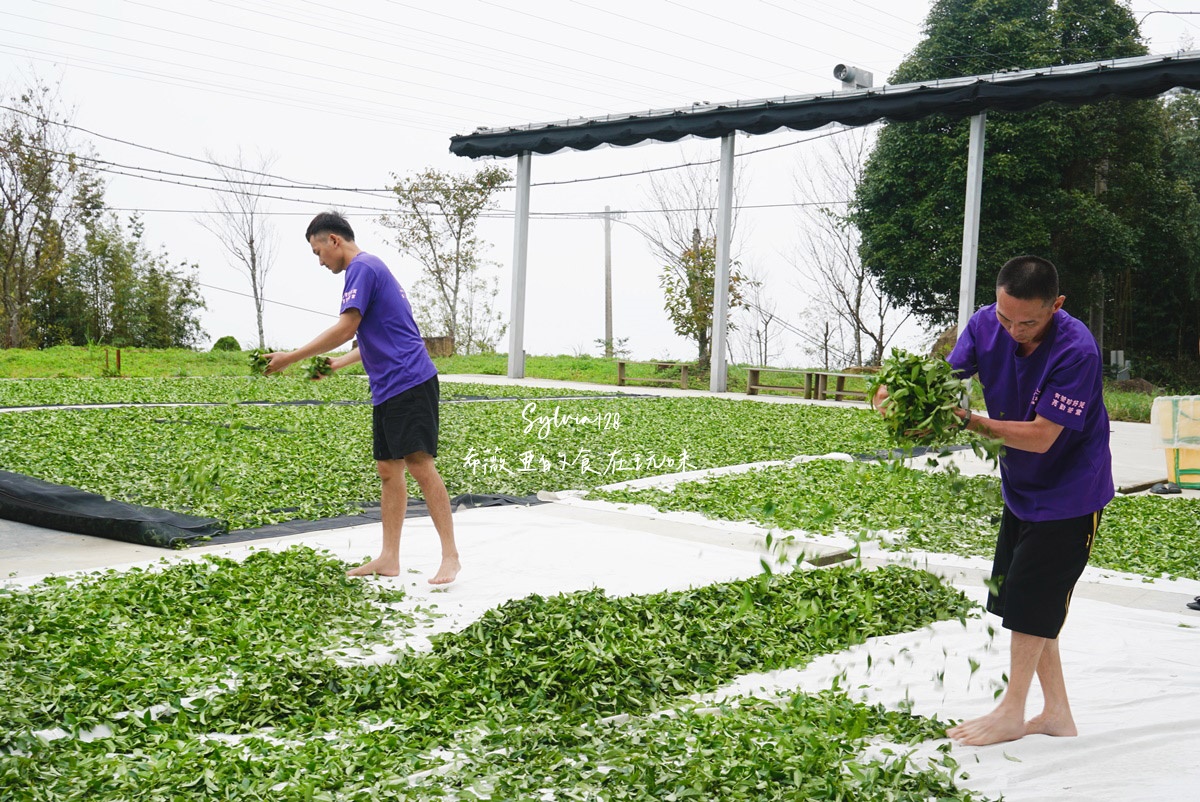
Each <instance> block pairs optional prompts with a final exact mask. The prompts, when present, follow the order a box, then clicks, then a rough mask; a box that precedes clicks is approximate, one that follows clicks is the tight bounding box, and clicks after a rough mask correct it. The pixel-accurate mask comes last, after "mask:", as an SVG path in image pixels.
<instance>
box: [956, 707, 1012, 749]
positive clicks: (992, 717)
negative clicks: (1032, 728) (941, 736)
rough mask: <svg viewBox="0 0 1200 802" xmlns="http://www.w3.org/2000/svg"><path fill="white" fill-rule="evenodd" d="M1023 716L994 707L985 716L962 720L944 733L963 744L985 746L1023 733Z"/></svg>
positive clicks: (1008, 739) (1010, 739)
mask: <svg viewBox="0 0 1200 802" xmlns="http://www.w3.org/2000/svg"><path fill="white" fill-rule="evenodd" d="M1023 719H1024V716H1012V715H1009V714H1008V713H1007V711H1002V710H1001V709H1000V708H996V709H995V710H993V711H992V712H991V713H988V714H987V715H986V716H980V717H979V718H973V719H971V720H970V721H964V722H963V723H962V724H959V725H958V726H957V727H951V728H950V729H948V730H946V735H948V736H950V737H951V738H953V739H954V740H955V741H956V742H957V743H960V744H962V745H963V746H986V745H988V744H998V743H1003V742H1004V741H1015V740H1017V739H1018V738H1021V737H1023V736H1024V735H1025V721H1024V720H1023Z"/></svg>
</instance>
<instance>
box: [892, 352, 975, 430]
mask: <svg viewBox="0 0 1200 802" xmlns="http://www.w3.org/2000/svg"><path fill="white" fill-rule="evenodd" d="M880 385H885V386H886V387H887V390H888V397H887V400H886V401H884V403H883V407H882V411H883V422H884V425H885V426H886V427H887V430H888V434H889V435H891V438H892V439H893V440H894V441H896V442H898V443H902V444H904V445H923V446H934V445H941V444H944V443H948V442H950V441H952V440H955V439H956V438H957V437H958V433H959V431H961V429H962V419H961V418H959V417H958V416H957V415H955V414H954V409H955V408H956V407H958V406H960V405H963V404H965V403H966V401H965V396H966V395H967V381H966V379H959V378H956V377H955V375H954V369H953V368H952V367H950V363H949V362H947V361H946V360H944V359H939V358H937V357H926V356H921V355H919V354H913V353H909V352H908V351H904V350H902V349H900V348H893V349H892V353H891V355H890V356H889V357H888V358H887V359H885V360H884V361H883V364H882V365H881V366H880V368H879V373H877V374H876V375H875V379H874V381H873V382H872V384H871V389H870V392H871V395H872V396H874V394H875V391H876V389H877V388H878V387H879V386H880Z"/></svg>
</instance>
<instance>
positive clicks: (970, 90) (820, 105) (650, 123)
mask: <svg viewBox="0 0 1200 802" xmlns="http://www.w3.org/2000/svg"><path fill="white" fill-rule="evenodd" d="M1175 87H1185V88H1189V89H1200V50H1192V51H1188V52H1186V53H1178V54H1176V55H1172V56H1142V57H1137V58H1124V59H1113V60H1108V61H1097V62H1091V63H1087V64H1071V65H1066V66H1058V67H1044V68H1037V69H1030V70H1018V71H1013V72H1000V73H992V74H990V75H973V76H968V77H965V78H951V79H945V80H936V81H922V82H918V83H911V84H897V85H895V86H881V87H877V88H871V89H860V90H853V91H838V92H828V93H824V94H819V95H806V96H798V97H792V96H785V97H780V98H772V99H764V100H749V101H735V102H731V103H720V104H704V105H695V106H688V107H681V108H675V109H662V110H657V111H647V112H640V113H633V114H624V115H609V116H605V117H587V118H581V119H577V120H565V121H562V122H555V123H540V124H536V125H525V126H517V127H509V128H479V129H477V130H476V131H475V132H474V133H471V134H464V135H459V136H454V137H451V138H450V152H451V153H453V154H455V155H456V156H466V157H468V158H473V159H474V158H480V157H484V156H493V157H507V156H517V155H519V154H521V153H554V152H555V151H559V150H562V149H564V148H573V149H575V150H591V149H592V148H595V147H597V146H599V145H635V144H637V143H639V142H644V141H646V140H655V141H659V142H674V141H676V140H679V139H682V138H684V137H687V136H697V137H703V138H707V139H712V138H718V137H722V136H725V135H726V134H730V133H735V132H738V131H743V132H746V133H750V134H765V133H769V132H771V131H775V130H778V129H780V128H790V129H793V130H799V131H807V130H811V129H814V128H820V127H822V126H824V125H828V124H829V123H841V124H843V125H848V126H856V125H865V124H867V123H872V122H875V121H876V120H881V119H886V120H891V121H895V122H911V121H913V120H919V119H922V118H924V117H928V116H930V115H932V114H945V115H947V116H950V117H956V118H958V117H969V116H972V115H976V114H979V113H981V112H985V111H989V110H998V111H1024V110H1026V109H1031V108H1033V107H1035V106H1039V105H1041V104H1043V103H1049V102H1054V103H1060V104H1063V105H1067V106H1079V105H1083V104H1085V103H1092V102H1095V101H1098V100H1103V99H1105V98H1108V97H1123V98H1149V97H1155V96H1157V95H1160V94H1162V93H1163V92H1166V91H1168V90H1170V89H1173V88H1175Z"/></svg>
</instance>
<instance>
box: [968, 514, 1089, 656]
mask: <svg viewBox="0 0 1200 802" xmlns="http://www.w3.org/2000/svg"><path fill="white" fill-rule="evenodd" d="M1099 526H1100V512H1099V511H1098V512H1094V513H1090V514H1088V515H1081V516H1080V517H1078V518H1065V519H1062V520H1057V521H1022V520H1021V519H1020V518H1018V517H1017V516H1016V515H1014V514H1013V512H1012V511H1011V510H1010V509H1009V508H1008V505H1007V504H1006V505H1005V506H1004V517H1003V519H1002V520H1001V521H1000V536H999V537H998V538H997V540H996V559H995V561H994V562H993V563H992V580H993V584H992V587H991V588H990V589H989V593H988V601H987V609H988V612H989V613H993V614H995V615H998V616H1000V617H1001V618H1003V619H1004V628H1005V629H1011V630H1013V631H1014V632H1021V633H1024V634H1026V635H1036V636H1037V637H1039V638H1050V639H1054V638H1057V637H1058V633H1059V631H1060V630H1061V629H1062V625H1063V622H1064V621H1066V620H1067V608H1068V607H1069V606H1070V604H1071V591H1072V590H1074V588H1075V583H1076V582H1077V581H1079V577H1080V575H1081V574H1083V569H1084V568H1085V567H1086V566H1087V561H1088V557H1090V556H1091V553H1092V541H1093V540H1094V539H1095V537H1096V530H1097V529H1098V528H1099Z"/></svg>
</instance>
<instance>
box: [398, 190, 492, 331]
mask: <svg viewBox="0 0 1200 802" xmlns="http://www.w3.org/2000/svg"><path fill="white" fill-rule="evenodd" d="M392 177H393V178H395V179H396V184H395V186H394V187H393V191H394V192H395V193H396V200H397V202H398V203H399V207H400V208H399V209H398V210H397V211H396V212H395V213H394V214H386V215H383V216H382V217H380V219H379V221H380V223H382V224H383V225H385V226H387V227H388V228H390V229H391V230H392V232H393V234H394V237H395V243H396V247H397V248H399V249H400V251H401V252H402V253H404V254H406V255H408V256H410V257H412V258H413V259H415V260H416V261H417V263H418V264H420V266H421V270H422V273H421V278H420V279H418V280H417V281H416V283H415V284H414V285H413V286H412V287H410V288H408V289H409V291H410V292H412V294H413V296H414V301H415V302H414V304H413V313H414V314H415V316H416V318H417V322H418V324H419V325H420V326H421V329H422V331H424V332H425V333H426V334H433V335H437V336H450V337H453V338H454V350H455V352H456V353H479V352H487V351H493V350H495V346H496V343H497V342H498V341H499V339H500V337H502V336H503V335H504V331H505V329H506V326H505V325H504V324H503V323H502V322H501V321H502V318H501V316H500V314H499V312H497V311H496V309H495V306H494V304H495V298H496V295H497V293H498V291H499V290H498V289H497V287H498V280H497V279H496V277H495V275H494V274H489V273H488V272H486V268H488V267H489V266H492V265H491V263H489V262H487V260H485V259H484V251H485V248H486V243H484V242H483V241H481V240H480V239H479V236H478V234H477V231H478V226H479V218H480V216H481V215H482V214H483V213H484V212H487V211H489V210H491V209H494V208H495V206H496V199H497V196H498V195H499V193H500V192H501V191H502V190H503V189H504V186H505V184H507V183H508V182H509V181H511V180H512V173H510V172H509V171H508V170H506V169H505V168H503V167H495V166H490V167H485V168H483V169H481V170H478V171H476V172H474V173H464V174H453V173H444V172H442V171H440V170H434V169H428V170H423V171H421V172H419V173H415V174H413V175H410V176H407V177H400V176H396V175H393V176H392Z"/></svg>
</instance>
